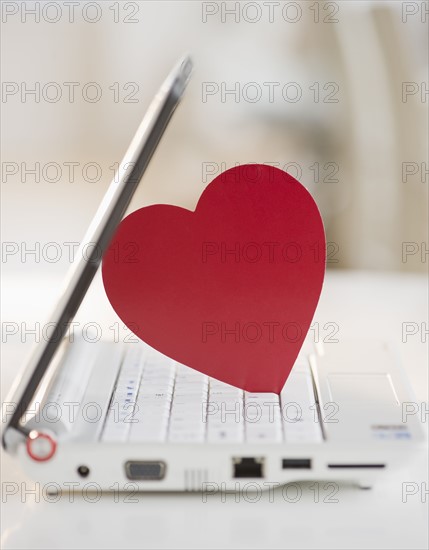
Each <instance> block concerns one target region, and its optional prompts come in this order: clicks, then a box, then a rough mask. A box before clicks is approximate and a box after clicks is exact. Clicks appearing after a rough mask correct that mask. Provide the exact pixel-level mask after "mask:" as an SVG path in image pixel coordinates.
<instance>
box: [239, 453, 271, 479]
mask: <svg viewBox="0 0 429 550" xmlns="http://www.w3.org/2000/svg"><path fill="white" fill-rule="evenodd" d="M233 461H234V477H235V478H238V477H253V478H255V477H264V470H263V467H264V459H263V458H250V457H249V458H234V459H233Z"/></svg>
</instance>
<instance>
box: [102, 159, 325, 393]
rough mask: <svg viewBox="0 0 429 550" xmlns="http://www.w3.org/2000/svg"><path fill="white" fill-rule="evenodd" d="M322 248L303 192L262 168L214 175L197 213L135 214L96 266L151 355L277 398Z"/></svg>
mask: <svg viewBox="0 0 429 550" xmlns="http://www.w3.org/2000/svg"><path fill="white" fill-rule="evenodd" d="M325 256H326V242H325V232H324V229H323V223H322V219H321V216H320V213H319V210H318V208H317V205H316V203H315V202H314V200H313V198H312V197H311V195H310V193H309V192H308V191H307V190H306V189H305V187H304V186H303V185H301V184H300V183H299V182H298V181H297V180H296V179H294V178H293V177H292V176H290V175H289V174H287V173H286V172H283V171H282V170H280V169H278V168H274V167H272V166H267V165H262V164H249V165H242V166H237V167H235V168H232V169H230V170H227V171H225V172H223V173H222V174H220V175H219V176H217V177H216V178H215V179H214V180H213V181H212V182H211V183H210V184H209V185H208V186H207V188H206V189H205V191H204V192H203V194H202V195H201V197H200V200H199V202H198V205H197V207H196V209H195V211H194V212H192V211H190V210H186V209H184V208H180V207H177V206H168V205H155V206H148V207H145V208H141V209H140V210H137V211H135V212H133V213H132V214H130V215H129V216H127V217H126V218H125V219H124V220H123V221H122V222H121V223H120V225H119V227H118V229H117V232H116V234H115V236H114V238H113V239H112V242H111V244H110V246H109V248H108V250H107V251H106V254H105V256H104V258H103V266H102V276H103V282H104V287H105V290H106V293H107V296H108V299H109V300H110V303H111V304H112V306H113V308H114V310H115V311H116V313H117V314H118V315H119V317H120V318H121V319H122V321H123V322H124V323H125V324H126V325H127V326H128V328H130V329H131V330H132V331H133V332H134V333H135V334H136V335H137V336H138V337H139V338H141V339H142V340H144V341H145V342H147V343H148V344H149V345H150V346H152V347H153V348H155V349H157V350H158V351H160V352H162V353H163V354H165V355H167V356H169V357H171V358H172V359H174V360H176V361H178V362H180V363H183V364H185V365H188V366H190V367H192V368H193V369H196V370H198V371H200V372H202V373H204V374H207V375H209V376H211V377H213V378H216V379H218V380H221V381H223V382H226V383H228V384H232V385H233V386H236V387H238V388H242V389H244V390H247V391H251V392H275V393H280V391H281V390H282V388H283V386H284V384H285V382H286V380H287V378H288V376H289V374H290V372H291V370H292V367H293V364H294V362H295V359H296V357H297V355H298V353H299V350H300V348H301V346H302V343H303V341H304V338H305V336H306V334H307V332H308V329H309V328H310V324H311V321H312V318H313V315H314V311H315V309H316V306H317V303H318V300H319V296H320V292H321V290H322V284H323V278H324V273H325Z"/></svg>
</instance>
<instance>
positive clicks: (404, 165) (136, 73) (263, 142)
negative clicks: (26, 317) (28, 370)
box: [1, 1, 428, 274]
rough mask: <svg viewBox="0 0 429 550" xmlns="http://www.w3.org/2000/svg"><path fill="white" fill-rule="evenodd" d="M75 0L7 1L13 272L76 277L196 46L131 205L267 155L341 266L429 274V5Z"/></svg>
mask: <svg viewBox="0 0 429 550" xmlns="http://www.w3.org/2000/svg"><path fill="white" fill-rule="evenodd" d="M71 4H73V6H72V7H71V6H70V3H67V2H65V3H61V2H2V22H3V24H2V39H1V41H2V60H1V61H2V120H1V126H2V136H3V139H2V183H1V185H2V214H3V216H2V240H3V243H4V247H5V246H6V249H5V248H4V250H3V271H4V272H5V271H6V272H7V273H14V272H15V271H17V272H18V271H20V272H22V271H23V270H24V271H28V272H31V273H34V274H37V272H38V270H40V271H41V270H43V269H46V265H47V264H49V269H50V270H58V271H63V270H64V271H65V270H66V269H67V267H68V265H69V251H70V250H71V249H70V246H71V245H67V244H65V243H75V242H80V241H81V240H82V238H83V235H84V233H85V230H86V228H87V226H88V224H89V222H90V220H91V218H92V216H93V214H94V213H95V211H96V208H97V206H98V204H99V202H100V200H101V198H102V196H103V194H104V192H105V190H106V189H107V186H108V184H109V182H110V180H111V178H112V175H113V171H114V169H115V165H116V166H117V163H119V162H120V161H121V158H122V155H123V154H124V152H125V150H126V148H127V146H128V144H129V141H130V139H131V137H132V136H133V133H134V131H135V130H136V128H137V126H138V124H139V122H140V120H141V118H142V115H143V114H144V112H145V110H146V108H147V106H148V104H149V102H150V100H151V99H152V97H153V95H154V93H155V92H156V90H157V88H158V86H159V85H160V83H161V81H162V80H163V78H164V77H165V76H166V74H167V73H168V71H169V70H170V68H171V66H172V65H173V64H174V63H175V61H176V59H177V58H178V57H179V55H181V54H182V53H184V52H189V53H190V54H191V55H192V57H193V59H194V63H195V71H194V76H193V79H192V81H191V84H190V86H189V89H188V92H187V94H186V96H185V99H184V101H183V104H182V105H181V107H180V109H179V110H178V111H177V113H176V114H175V116H174V118H173V120H172V123H171V125H170V126H169V128H168V130H167V132H166V134H165V136H164V138H163V140H162V142H161V144H160V146H159V148H158V150H157V152H156V155H155V157H154V158H153V161H152V163H151V165H150V168H149V170H148V172H147V174H146V175H145V177H144V179H143V180H142V182H141V184H140V187H139V189H138V191H137V193H136V195H135V197H134V200H133V202H132V205H131V207H130V210H135V209H137V208H139V207H141V206H144V205H148V204H154V203H168V204H175V205H179V206H183V207H186V208H190V209H192V208H194V207H195V204H196V202H197V200H198V198H199V196H200V194H201V193H202V191H203V189H204V188H205V187H206V185H207V184H208V183H209V182H210V181H211V180H212V179H213V178H214V177H215V176H216V175H217V174H218V173H219V172H220V171H222V170H224V169H226V168H230V167H232V166H234V165H235V164H237V163H248V162H266V163H271V164H274V165H276V166H279V167H280V168H283V169H285V170H287V171H289V172H290V173H291V174H292V175H293V176H294V177H297V179H299V180H300V181H301V182H302V183H303V184H304V185H305V186H306V187H307V188H308V189H309V190H310V192H311V193H312V194H313V196H314V198H315V200H316V201H317V203H318V205H319V208H320V209H321V212H322V216H323V219H324V223H325V227H326V232H327V240H328V241H329V242H330V243H333V244H332V248H331V251H330V256H329V261H328V267H329V268H343V269H365V270H368V269H369V270H401V271H403V270H407V271H424V270H425V269H426V268H427V254H426V252H425V251H426V250H427V246H428V244H427V240H428V239H427V194H428V174H427V170H428V165H427V156H426V154H427V106H428V84H427V64H428V53H427V52H428V48H427V46H428V44H427V40H428V38H427V27H428V15H427V2H397V1H392V2H391V1H382V2H376V1H372V2H365V1H358V2H354V1H340V2H305V1H304V2H299V3H298V2H200V1H189V2H185V1H173V2H169V1H162V2H151V1H138V2H109V1H107V2H74V3H71ZM5 243H6V245H5ZM7 243H9V244H7ZM10 243H14V244H10ZM49 243H57V244H58V245H59V247H60V248H58V247H57V246H51V245H50V244H49ZM5 250H6V252H7V254H6V256H5V255H4V252H5ZM28 250H30V251H31V250H36V254H35V255H34V256H33V257H30V256H29V258H30V259H29V260H28V261H27V263H23V262H22V254H26V253H27V251H28ZM37 250H39V252H38V254H39V261H37ZM328 252H329V251H328ZM32 258H34V262H33V261H32Z"/></svg>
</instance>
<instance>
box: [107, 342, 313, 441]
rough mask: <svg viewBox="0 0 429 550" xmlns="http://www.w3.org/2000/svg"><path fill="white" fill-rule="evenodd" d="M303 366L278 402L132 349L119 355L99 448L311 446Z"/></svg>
mask: <svg viewBox="0 0 429 550" xmlns="http://www.w3.org/2000/svg"><path fill="white" fill-rule="evenodd" d="M322 439H323V438H322V431H321V428H320V423H319V418H318V412H317V405H316V400H315V396H314V391H313V379H312V375H311V371H310V367H309V364H308V361H307V359H306V358H305V357H303V356H300V357H298V359H297V361H296V363H295V366H294V369H293V371H292V373H291V374H290V376H289V378H288V381H287V383H286V385H285V387H284V389H283V391H282V392H281V394H280V396H278V395H277V394H273V393H250V392H246V391H243V390H240V389H238V388H235V387H233V386H230V385H228V384H225V383H223V382H219V381H218V380H215V379H213V378H209V377H208V376H206V375H204V374H201V373H199V372H197V371H195V370H193V369H191V368H189V367H186V366H185V365H181V364H179V363H176V362H175V361H173V360H171V359H169V358H167V357H165V356H164V355H162V354H160V353H158V352H156V351H154V350H151V349H150V348H145V347H143V346H140V345H131V346H129V349H128V350H127V352H126V354H125V357H124V359H123V363H122V366H121V369H120V371H119V375H118V378H117V382H116V387H115V389H114V392H113V395H112V399H111V402H110V407H109V411H108V414H107V418H106V422H105V425H104V429H103V431H102V435H101V440H102V441H104V442H127V441H128V442H135V443H164V442H170V443H205V442H207V443H244V442H247V443H282V442H285V443H319V442H321V441H322Z"/></svg>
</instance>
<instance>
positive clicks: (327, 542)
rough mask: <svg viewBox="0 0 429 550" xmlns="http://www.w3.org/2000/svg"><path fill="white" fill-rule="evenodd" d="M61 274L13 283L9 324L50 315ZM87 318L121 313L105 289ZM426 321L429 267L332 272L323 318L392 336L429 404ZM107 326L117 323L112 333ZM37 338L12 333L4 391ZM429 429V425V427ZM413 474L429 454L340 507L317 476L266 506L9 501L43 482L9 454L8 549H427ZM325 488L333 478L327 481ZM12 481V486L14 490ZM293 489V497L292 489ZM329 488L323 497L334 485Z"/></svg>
mask: <svg viewBox="0 0 429 550" xmlns="http://www.w3.org/2000/svg"><path fill="white" fill-rule="evenodd" d="M58 282H59V279H58V277H57V276H53V275H52V276H48V275H44V276H43V277H42V276H41V275H40V273H39V272H37V274H36V275H35V274H34V273H32V272H30V273H28V275H27V277H26V278H24V276H23V275H20V276H12V275H10V274H7V275H6V276H5V279H4V281H3V306H2V310H3V313H2V314H3V323H4V322H16V323H22V322H28V323H30V324H31V323H34V322H35V321H39V322H43V320H44V319H45V318H46V314H47V313H49V309H50V308H49V304H51V303H52V302H53V300H54V298H55V292H54V293H53V289H54V288H55V287H56V286H57V285H58ZM82 315H83V317H82V318H83V319H84V318H86V319H90V320H98V321H99V322H100V324H103V323H104V325H103V326H106V327H108V326H109V324H111V323H112V322H114V321H115V320H116V318H115V317H114V314H113V312H112V311H111V309H110V307H109V306H108V305H107V304H106V300H105V298H104V296H103V294H102V290H101V289H100V287H99V286H97V285H95V289H94V291H93V292H92V293H91V295H90V296H89V297H88V300H87V301H86V302H85V306H84V308H83V312H82ZM426 319H427V282H426V277H424V276H420V275H409V274H395V273H377V272H373V273H370V272H346V271H342V272H340V271H338V272H333V271H331V272H328V274H327V278H326V283H325V287H324V290H323V294H322V298H321V302H320V304H319V307H318V309H317V312H316V318H315V320H316V321H317V322H318V323H319V328H320V331H321V336H324V335H326V333H325V332H324V330H323V325H324V324H325V323H327V322H335V323H337V324H338V326H339V333H338V337H340V338H349V337H354V338H360V337H381V338H384V339H388V340H392V341H395V342H396V343H397V345H398V347H399V350H400V353H401V356H402V359H403V363H404V366H405V369H406V371H407V373H408V376H409V379H410V382H411V385H412V387H413V389H414V392H415V394H416V401H417V402H418V403H422V402H427V344H426V343H424V342H423V341H422V338H421V335H420V334H418V335H416V336H414V337H410V338H409V339H408V341H407V342H406V343H405V342H402V341H401V340H402V323H403V322H414V323H418V324H419V325H420V324H421V323H424V322H425V321H426ZM426 326H427V325H426ZM106 330H107V329H106ZM31 345H32V344H31V338H29V341H28V342H27V343H21V342H20V337H19V336H18V335H17V336H15V337H11V338H8V343H7V344H6V345H4V346H3V352H2V382H3V384H2V399H4V396H5V392H6V391H7V389H8V388H9V386H10V384H11V381H12V379H13V377H14V376H15V375H16V373H17V372H18V371H19V369H20V368H21V367H22V364H23V361H24V359H25V357H26V355H27V353H28V351H29V348H31ZM424 426H425V428H426V429H427V423H426V424H425V425H424ZM404 482H410V483H416V484H418V485H419V486H421V484H422V483H426V487H427V456H417V457H416V460H415V462H414V463H413V464H412V465H406V466H404V469H403V470H401V471H400V472H398V473H397V474H396V476H394V477H391V478H389V479H388V480H385V481H383V482H380V483H379V484H377V485H375V487H374V488H373V489H371V490H369V491H361V490H359V489H357V488H356V487H354V486H351V485H340V486H339V491H338V493H337V495H336V498H337V499H338V500H339V502H338V503H329V502H323V498H321V499H320V502H315V501H314V500H315V499H314V492H313V491H312V490H310V488H309V485H308V484H301V489H302V497H301V498H300V499H299V500H298V501H297V502H295V503H292V502H287V501H286V500H285V499H284V498H283V495H282V492H281V491H276V492H275V493H274V495H273V502H270V499H269V496H268V493H266V494H265V495H263V496H262V497H261V498H260V500H259V501H258V502H247V501H246V500H245V498H243V497H241V498H240V500H239V502H235V497H234V495H231V496H228V497H227V501H226V502H222V500H221V498H220V496H219V495H218V496H216V495H215V496H212V497H208V499H207V502H203V501H202V497H201V495H198V494H146V495H144V494H143V495H142V494H141V495H135V496H134V500H135V501H136V502H125V501H124V500H125V496H124V495H120V496H119V502H115V501H114V498H113V496H112V495H104V496H103V497H102V498H101V500H99V501H98V502H95V503H90V502H86V501H85V500H84V499H82V498H77V497H76V498H75V500H74V502H69V500H68V496H67V495H63V496H62V498H61V499H60V500H59V501H58V502H56V503H51V502H47V501H45V500H43V499H41V501H40V502H35V499H34V497H32V496H31V495H28V496H27V498H26V499H25V500H26V502H25V503H23V502H21V500H22V492H21V491H19V493H18V494H17V495H15V496H13V497H6V496H5V493H4V489H5V487H6V485H5V484H6V483H17V484H18V487H20V484H21V483H26V486H27V487H31V486H34V483H33V482H32V481H31V480H28V479H26V477H25V475H24V474H23V473H22V472H21V471H20V468H19V465H18V464H17V463H16V462H15V461H14V460H13V458H12V457H10V456H8V455H6V454H5V453H3V452H2V493H3V494H2V510H1V516H2V517H1V519H2V548H5V549H9V548H20V549H33V548H40V549H44V550H45V549H51V548H58V549H60V548H61V549H63V548H64V549H78V548H85V549H93V548H94V549H95V548H97V549H98V548H100V549H101V548H106V549H107V548H109V549H131V548H290V549H301V548H302V549H313V548H315V549H316V548H317V549H322V548H329V549H336V548H342V549H363V548H371V549H381V548H383V549H389V550H390V549H399V548H401V549H413V550H414V549H421V548H427V544H428V535H427V513H428V504H427V502H426V503H424V502H422V500H424V499H422V496H421V494H417V495H415V496H414V497H409V498H408V502H406V503H404V502H403V499H402V485H403V483H404ZM320 486H321V487H323V483H321V485H320ZM9 487H10V486H9ZM291 494H292V493H291ZM321 496H322V497H323V496H324V492H323V490H322V491H321Z"/></svg>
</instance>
